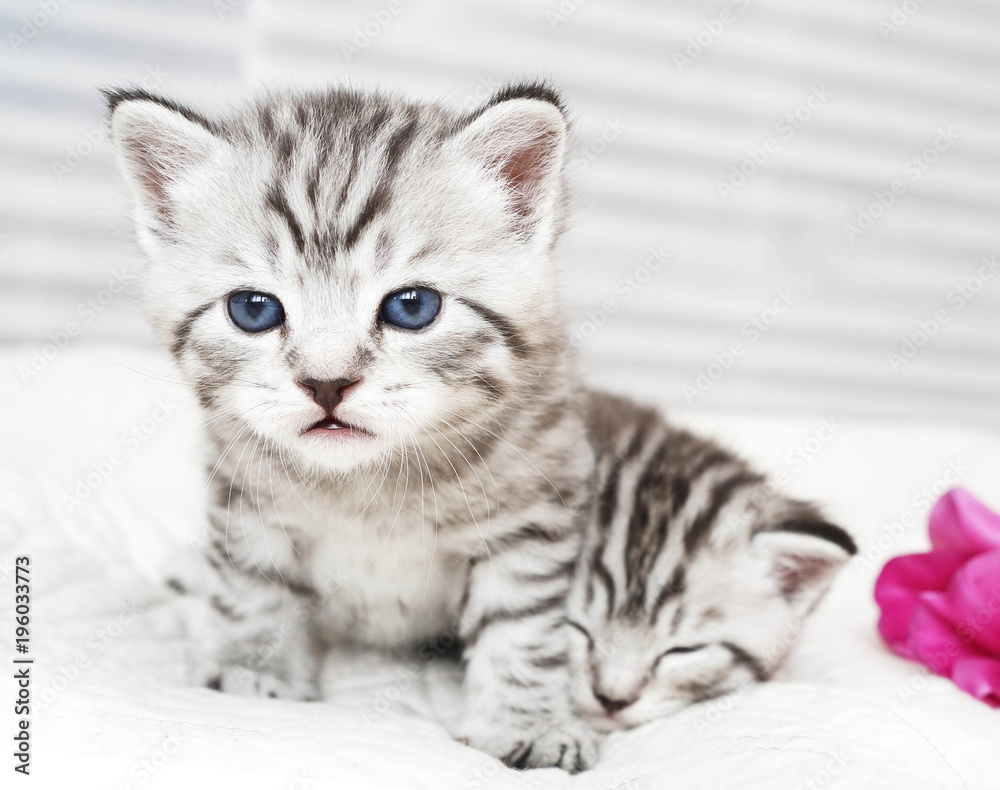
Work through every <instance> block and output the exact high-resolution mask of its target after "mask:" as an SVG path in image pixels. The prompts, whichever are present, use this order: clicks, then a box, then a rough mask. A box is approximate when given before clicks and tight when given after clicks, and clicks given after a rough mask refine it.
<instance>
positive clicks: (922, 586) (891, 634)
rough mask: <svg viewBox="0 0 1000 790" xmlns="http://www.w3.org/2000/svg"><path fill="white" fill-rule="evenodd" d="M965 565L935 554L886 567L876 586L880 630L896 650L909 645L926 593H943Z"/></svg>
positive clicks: (897, 559)
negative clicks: (922, 596) (956, 572)
mask: <svg viewBox="0 0 1000 790" xmlns="http://www.w3.org/2000/svg"><path fill="white" fill-rule="evenodd" d="M963 561H964V557H962V556H961V555H958V554H952V553H948V552H940V551H935V552H931V553H930V554H907V555H904V556H902V557H895V558H893V559H891V560H889V562H887V563H886V564H885V567H884V568H882V572H881V573H880V574H879V577H878V580H877V581H876V582H875V600H876V601H877V602H878V605H879V607H880V608H881V609H882V616H881V617H880V618H879V621H878V630H879V633H880V634H882V638H883V639H885V641H886V642H888V643H889V645H890V646H891V647H892V648H893V650H895V651H896V652H897V653H899V652H900V651H899V650H898V649H897V646H899V645H903V644H905V643H906V642H907V641H908V638H909V633H910V621H911V620H912V618H913V613H914V610H915V608H916V606H917V604H918V603H919V600H920V594H921V593H923V592H924V591H926V590H934V591H944V590H945V589H947V587H948V583H949V582H950V581H951V577H952V576H953V575H954V574H955V571H956V570H958V568H959V566H961V564H962V562H963Z"/></svg>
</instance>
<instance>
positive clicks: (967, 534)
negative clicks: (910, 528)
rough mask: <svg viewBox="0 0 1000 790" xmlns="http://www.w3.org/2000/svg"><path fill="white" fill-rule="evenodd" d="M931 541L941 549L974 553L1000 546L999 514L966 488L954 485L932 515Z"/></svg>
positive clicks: (940, 500)
mask: <svg viewBox="0 0 1000 790" xmlns="http://www.w3.org/2000/svg"><path fill="white" fill-rule="evenodd" d="M929 531H930V536H931V545H932V546H933V547H934V548H935V549H938V550H942V551H957V552H959V553H961V554H965V555H967V556H968V555H972V554H979V553H980V552H983V551H992V550H993V549H997V548H1000V515H997V514H996V513H994V512H993V511H992V510H990V509H989V508H988V507H986V505H984V504H983V503H982V502H980V501H979V500H978V499H976V498H975V497H974V496H973V495H972V494H971V493H969V492H968V491H966V490H965V489H964V488H953V489H952V490H951V491H949V492H947V493H946V494H945V495H944V496H942V497H941V498H940V499H939V500H938V501H937V504H936V505H934V508H933V510H931V515H930V529H929Z"/></svg>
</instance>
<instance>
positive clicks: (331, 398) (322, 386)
mask: <svg viewBox="0 0 1000 790" xmlns="http://www.w3.org/2000/svg"><path fill="white" fill-rule="evenodd" d="M357 383H358V382H357V381H351V380H350V379H336V380H335V381H319V380H318V379H302V381H300V382H299V386H300V387H302V388H303V389H304V390H305V391H306V392H308V393H309V394H310V395H311V396H312V399H313V400H314V401H316V403H318V404H319V405H320V406H322V407H323V410H324V411H325V412H326V413H327V414H328V415H331V416H332V415H333V410H334V409H336V408H337V406H338V405H340V402H341V401H342V400H343V399H344V390H346V389H347V388H348V387H352V386H354V385H355V384H357Z"/></svg>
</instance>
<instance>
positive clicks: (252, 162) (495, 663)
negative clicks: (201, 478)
mask: <svg viewBox="0 0 1000 790" xmlns="http://www.w3.org/2000/svg"><path fill="white" fill-rule="evenodd" d="M108 100H109V104H110V109H111V127H112V134H113V139H114V141H115V143H116V145H117V147H118V150H119V152H120V154H121V159H122V163H123V169H124V172H125V176H126V179H127V181H128V183H129V185H130V187H131V189H132V193H133V195H134V197H135V202H136V210H135V220H136V227H137V236H138V240H139V243H140V246H141V247H142V249H143V250H144V252H145V253H146V255H147V257H148V258H149V265H148V268H147V271H146V272H145V276H144V295H145V302H146V305H147V311H148V314H149V315H150V316H151V319H152V322H153V325H154V327H155V329H156V330H157V332H158V334H159V336H160V337H161V338H162V340H163V342H164V343H165V344H166V346H167V347H168V348H169V349H170V351H171V353H172V354H173V356H174V357H175V359H176V361H177V364H178V366H179V368H180V370H181V371H182V373H183V375H184V376H185V377H186V378H187V380H189V381H190V382H191V384H192V386H193V388H194V391H195V393H196V394H197V396H198V398H199V400H200V402H201V405H202V407H203V408H204V410H205V411H206V412H207V416H208V419H207V420H206V426H207V432H208V438H209V442H210V446H211V454H212V459H211V463H212V486H213V490H214V495H213V499H212V503H211V505H210V508H209V514H208V515H209V520H210V525H211V530H212V536H213V537H212V540H211V547H210V549H209V552H208V560H209V562H210V563H211V564H212V566H213V568H214V578H213V579H211V580H209V581H208V582H206V589H205V590H204V591H203V592H204V595H205V596H206V597H207V598H208V599H209V600H210V601H211V605H212V606H213V607H214V609H215V612H216V615H217V616H218V620H219V623H218V625H217V629H216V633H217V635H218V645H217V646H216V648H215V654H216V655H217V658H218V677H217V678H216V679H215V683H216V685H218V686H219V687H220V688H222V689H223V690H225V691H230V692H235V693H243V694H260V695H268V696H280V697H291V698H297V699H306V698H313V697H315V696H316V695H317V689H316V674H317V663H318V658H319V656H320V655H321V649H322V647H323V646H324V645H326V644H329V643H332V642H343V641H353V642H358V643H365V644H369V645H377V646H385V647H390V648H391V647H397V646H404V645H410V644H412V643H415V642H418V641H421V640H428V639H432V638H434V637H436V636H438V635H439V634H442V633H447V632H449V631H450V630H451V629H453V628H454V629H457V633H458V635H460V637H461V639H462V640H463V641H464V644H465V649H464V650H465V652H464V658H465V660H466V662H467V666H466V675H465V687H466V697H467V708H468V713H467V716H466V719H465V722H464V726H463V728H462V730H461V732H459V733H458V734H459V735H461V736H464V737H465V738H467V739H468V740H469V742H470V743H471V744H472V745H474V746H476V747H478V748H481V749H483V750H485V751H487V752H490V753H492V754H494V755H496V756H498V757H500V758H502V759H503V760H505V761H506V762H508V763H509V764H511V765H516V766H522V767H523V766H553V765H556V766H561V767H564V768H567V769H569V770H579V769H581V768H582V767H584V766H585V765H586V764H588V763H590V762H591V761H592V760H593V759H594V758H595V754H596V748H595V737H596V736H595V735H594V733H593V732H592V731H591V730H590V729H589V728H587V727H586V726H585V724H584V723H583V722H581V720H580V719H579V718H578V717H576V716H574V715H573V712H572V710H571V704H570V698H569V675H568V670H567V661H568V655H567V638H568V635H567V629H566V627H565V598H566V594H567V591H568V589H569V586H570V581H571V570H572V568H573V564H574V561H575V558H576V556H577V554H578V550H579V541H580V538H581V536H582V523H581V521H580V520H581V518H582V517H583V516H584V515H585V512H584V508H583V505H584V503H585V500H586V496H587V490H588V488H587V484H586V483H587V481H588V479H589V477H590V474H591V471H592V453H591V452H590V449H589V446H588V444H587V438H586V435H585V428H584V423H583V409H582V408H581V406H580V403H579V401H580V398H581V394H580V393H581V391H582V390H581V387H580V385H579V383H578V381H577V378H576V374H575V372H574V366H573V358H572V354H571V353H570V349H569V344H568V342H567V336H566V331H565V326H564V322H563V319H562V317H561V315H560V311H559V308H558V305H557V300H556V295H555V289H554V286H553V282H554V269H553V265H552V263H551V260H550V252H551V249H552V246H553V244H554V242H555V240H556V238H557V236H558V233H559V228H560V221H561V212H562V203H563V199H562V169H563V162H564V159H565V152H566V140H567V127H566V120H565V117H564V113H563V110H562V106H561V104H560V101H559V99H558V98H557V97H556V96H555V95H554V94H553V93H552V92H551V91H550V90H548V89H547V88H545V87H543V86H539V85H520V86H513V87H509V88H507V89H505V90H502V91H501V92H500V93H498V94H497V95H496V96H494V97H493V98H492V99H491V100H490V101H488V102H486V103H485V104H484V105H483V106H482V107H480V108H479V109H478V110H476V111H475V112H472V113H468V114H464V113H457V112H453V111H450V110H448V109H446V108H444V107H442V106H438V105H428V104H419V103H413V102H408V101H404V100H400V99H396V98H391V97H386V96H382V95H378V94H372V93H363V92H357V91H353V90H331V91H326V92H316V93H304V94H281V95H274V96H270V97H267V98H264V99H262V100H260V101H258V102H255V103H252V104H249V105H248V106H246V107H244V108H243V109H242V110H240V111H239V112H237V113H236V114H235V115H234V116H232V117H230V118H228V119H225V120H210V119H208V118H206V117H203V116H202V115H200V114H198V113H196V112H194V111H193V110H191V109H188V108H186V107H184V106H181V105H179V104H176V103H174V102H172V101H169V100H167V99H164V98H161V97H158V96H154V95H152V94H149V93H146V92H144V91H138V90H119V91H113V92H110V93H109V94H108ZM536 547H541V550H536ZM334 580H335V582H334ZM334 586H335V588H336V589H335V592H333V593H331V592H330V591H331V589H333V588H334Z"/></svg>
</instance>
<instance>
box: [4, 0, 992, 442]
mask: <svg viewBox="0 0 1000 790" xmlns="http://www.w3.org/2000/svg"><path fill="white" fill-rule="evenodd" d="M0 31H2V38H0V179H2V186H3V189H2V190H0V288H2V292H3V299H2V304H3V310H0V340H2V342H3V343H4V344H7V345H8V346H10V345H16V346H17V349H16V353H15V354H14V357H15V359H16V360H17V361H16V363H15V364H14V366H13V367H12V369H10V370H7V371H5V372H6V373H8V374H10V375H9V376H8V377H6V379H7V381H8V382H9V383H8V386H9V387H18V388H20V387H31V386H32V385H33V383H34V382H35V381H37V380H38V376H44V375H45V366H46V365H47V364H48V360H47V357H49V356H51V355H53V354H55V348H56V346H58V345H62V344H65V343H66V342H67V341H68V342H69V343H70V344H71V345H73V346H74V347H83V346H86V345H87V344H97V343H102V342H107V341H125V342H135V343H141V344H151V343H152V339H151V337H150V334H149V332H148V330H147V329H146V328H145V326H144V323H143V320H142V317H141V314H140V313H139V310H138V306H137V302H136V299H135V288H134V283H135V276H136V273H137V271H138V268H139V265H140V260H139V258H138V256H137V255H136V254H135V253H134V251H133V245H132V243H131V229H130V226H129V223H128V221H127V217H126V213H125V212H126V208H127V203H126V199H125V192H124V185H123V184H122V183H121V181H120V179H119V177H118V175H117V172H116V170H115V166H114V160H113V156H112V151H111V150H110V146H109V144H108V142H107V140H106V136H105V133H104V110H103V104H102V99H101V97H100V95H99V94H98V88H99V87H101V86H113V85H120V84H122V83H133V84H139V85H142V86H145V87H147V88H149V89H151V90H154V91H159V92H162V93H164V94H166V95H169V96H172V97H176V98H179V99H181V100H186V101H189V102H190V103H192V104H193V105H194V106H196V107H197V108H199V109H200V110H201V111H203V112H205V113H207V114H215V113H224V112H226V111H227V109H228V108H229V107H230V106H232V105H233V104H235V103H237V102H238V101H239V99H240V98H241V97H242V96H245V95H247V94H248V93H251V92H253V91H255V90H259V89H260V88H261V87H264V86H268V87H271V86H299V87H305V86H321V85H326V84H329V83H335V84H344V83H350V84H352V85H373V86H381V87H387V88H392V89H396V88H398V89H401V90H403V91H406V92H409V93H413V94H415V95H417V96H420V97H425V98H429V99H436V98H441V97H447V98H450V99H451V100H452V101H454V102H455V103H458V104H463V103H464V104H466V105H467V106H470V107H471V106H473V105H474V104H475V103H476V102H478V101H481V100H483V99H484V98H486V97H487V96H488V95H489V94H490V93H491V92H492V91H493V90H494V89H495V88H496V87H498V86H499V85H500V84H502V83H503V82H504V81H506V80H509V79H518V78H522V77H529V78H534V77H539V76H540V77H544V78H546V79H548V80H550V81H551V82H552V83H553V84H554V85H555V86H557V87H558V88H560V89H561V90H562V91H563V93H564V97H565V100H566V102H567V104H568V106H569V107H570V109H571V112H572V116H573V120H574V127H575V150H574V153H573V161H572V162H571V165H570V174H571V179H572V181H573V183H574V184H576V186H577V200H576V214H575V220H574V223H573V225H572V227H571V229H570V231H569V233H568V235H567V236H566V238H565V241H564V244H563V245H562V248H561V256H560V260H561V264H562V267H563V271H564V277H563V281H564V291H565V297H566V305H567V310H568V312H569V315H570V318H571V323H572V326H573V328H574V333H575V335H574V336H575V337H576V338H577V339H578V341H579V346H580V352H581V357H582V366H583V369H584V371H585V375H586V376H587V377H588V379H589V380H591V381H592V382H594V383H597V384H600V385H603V386H605V387H609V388H612V389H617V390H620V391H628V392H632V393H633V394H636V395H640V396H645V397H647V398H652V399H655V400H657V401H659V402H661V403H663V402H666V403H673V404H675V405H677V406H688V405H693V406H699V407H708V408H730V409H731V408H739V409H741V410H743V409H761V410H769V411H775V410H780V411H782V412H786V413H787V412H793V411H800V412H812V413H819V414H836V415H840V416H866V417H885V418H918V419H925V420H929V421H950V422H966V423H975V424H979V425H983V424H988V425H990V426H991V427H993V428H997V427H1000V359H998V352H1000V310H998V308H1000V276H995V275H997V274H1000V142H998V141H1000V61H998V56H997V53H998V52H1000V6H998V5H997V4H996V3H995V2H993V1H992V0H952V2H948V3H945V2H940V0H811V2H809V3H805V2H795V1H794V0H711V1H707V2H706V1H705V0H697V1H696V0H670V2H660V1H659V0H647V2H641V1H640V0H628V1H623V0H617V1H616V2H611V1H610V0H562V2H560V1H559V0H543V1H542V2H528V0H507V1H505V2H499V0H498V1H497V2H481V1H479V2H460V1H459V0H454V1H452V2H419V3H418V2H414V0H384V1H376V2H352V3H348V2H344V3H328V2H320V1H319V0H292V1H291V2H277V0H242V1H241V0H214V1H213V0H205V2H198V1H196V0H184V1H183V2H165V1H163V2H157V1H155V0H138V1H137V0H130V1H129V2H125V0H119V1H117V2H115V1H113V0H25V1H24V2H22V1H21V0H3V2H2V4H0ZM740 169H742V171H743V172H742V174H741V173H740V172H739V171H740ZM894 187H895V192H894V191H893V189H894ZM886 206H888V207H886ZM847 226H853V229H852V227H847ZM661 260H663V261H664V262H663V263H662V264H661V263H660V261H661ZM984 261H985V262H986V263H984ZM994 269H995V270H996V271H994ZM989 278H993V279H992V281H991V280H990V279H989ZM123 288H124V290H123V292H122V293H116V292H117V291H121V290H122V289H123ZM68 322H73V324H75V325H76V327H77V328H78V329H79V332H78V334H77V335H76V336H75V337H72V338H67V337H66V336H65V327H66V325H67V323H68ZM733 344H738V345H736V346H735V347H734V345H733ZM910 344H912V345H910ZM27 370H30V371H32V373H34V372H38V376H33V375H31V376H29V375H26V374H25V371H27Z"/></svg>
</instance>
